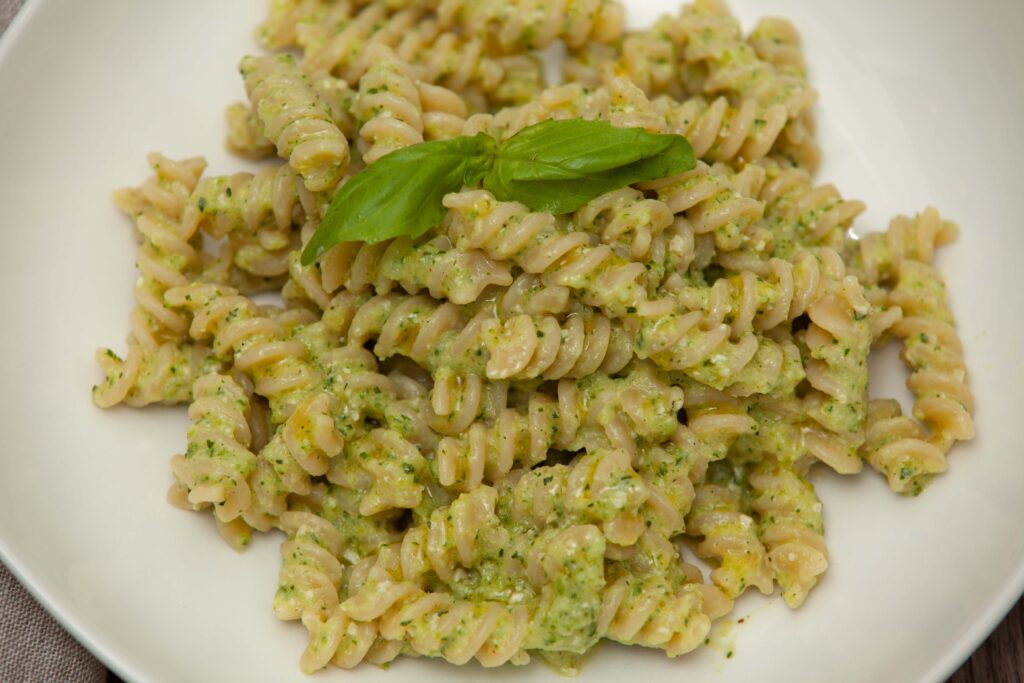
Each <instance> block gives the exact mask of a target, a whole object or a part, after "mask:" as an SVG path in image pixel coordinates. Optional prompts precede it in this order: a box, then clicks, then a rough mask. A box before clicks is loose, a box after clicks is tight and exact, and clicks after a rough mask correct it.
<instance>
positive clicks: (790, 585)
mask: <svg viewBox="0 0 1024 683" xmlns="http://www.w3.org/2000/svg"><path fill="white" fill-rule="evenodd" d="M749 482H750V488H751V491H752V493H753V497H754V498H753V502H752V505H753V507H754V511H755V512H756V513H757V515H758V521H759V526H760V536H761V542H762V543H763V544H764V547H765V549H766V550H767V551H768V564H769V565H770V566H771V569H772V574H774V576H775V580H776V582H778V584H779V586H780V587H781V588H782V597H783V599H784V600H785V601H786V604H787V605H789V606H790V607H793V608H796V607H799V606H800V605H801V604H802V603H803V601H804V599H806V597H807V594H808V593H809V592H810V590H811V588H813V587H814V585H815V584H816V583H817V581H818V577H819V576H821V575H822V574H823V573H824V572H825V570H826V569H827V568H828V550H827V549H826V548H825V538H824V536H823V533H824V524H823V522H822V519H821V502H820V501H819V500H818V497H817V495H815V493H814V487H813V486H812V485H811V483H810V482H809V481H807V480H806V479H805V478H804V477H801V476H800V475H799V474H797V473H796V472H794V471H793V470H792V469H791V468H787V467H784V466H782V465H780V464H779V463H777V462H773V461H771V460H765V461H763V462H762V463H760V464H759V465H757V466H756V467H754V469H753V470H752V471H751V472H750V477H749Z"/></svg>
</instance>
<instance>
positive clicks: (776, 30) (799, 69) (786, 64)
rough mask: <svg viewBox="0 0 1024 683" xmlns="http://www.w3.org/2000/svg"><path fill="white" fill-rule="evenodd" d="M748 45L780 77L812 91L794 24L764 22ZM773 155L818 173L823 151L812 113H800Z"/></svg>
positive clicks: (775, 148)
mask: <svg viewBox="0 0 1024 683" xmlns="http://www.w3.org/2000/svg"><path fill="white" fill-rule="evenodd" d="M747 42H748V43H749V44H750V46H751V47H752V48H753V49H754V52H755V53H756V54H757V56H758V57H759V58H760V59H762V60H764V61H765V62H766V63H768V64H771V65H772V66H774V67H775V69H776V70H777V72H778V73H780V74H783V75H784V76H785V77H786V78H788V79H791V80H794V81H797V82H799V83H801V84H803V86H804V87H810V86H809V85H808V84H807V64H806V62H805V60H804V55H803V48H802V46H801V44H800V34H799V32H798V31H797V30H796V27H795V26H793V24H792V23H791V22H789V21H788V20H786V19H780V18H778V17H766V18H764V19H761V20H760V21H759V22H757V25H756V26H755V27H754V30H753V31H752V32H751V33H750V35H749V36H748V37H747ZM772 155H773V156H776V157H780V158H783V159H785V160H787V161H788V162H789V163H791V164H792V165H794V166H796V167H797V168H802V169H805V170H807V171H808V172H811V173H813V172H814V171H815V170H816V169H817V166H818V162H819V160H820V157H821V150H820V148H819V147H818V144H817V142H816V141H815V139H814V117H813V114H812V111H811V110H810V109H805V110H804V111H802V112H800V114H799V115H797V116H796V117H795V118H794V119H793V120H792V121H790V122H789V123H787V124H786V127H785V128H784V129H783V130H782V133H781V135H779V139H778V141H777V143H776V145H775V147H774V149H773V150H772Z"/></svg>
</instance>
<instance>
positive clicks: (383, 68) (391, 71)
mask: <svg viewBox="0 0 1024 683" xmlns="http://www.w3.org/2000/svg"><path fill="white" fill-rule="evenodd" d="M367 57H368V59H369V60H370V62H371V66H370V68H369V69H368V70H367V71H366V73H365V74H363V77H362V78H360V79H359V94H358V95H357V96H356V101H355V106H354V111H355V114H356V118H357V119H358V120H359V121H360V122H361V125H360V127H359V137H360V151H361V152H362V157H363V161H364V162H365V163H366V164H372V163H373V162H374V161H376V160H377V159H379V158H381V157H382V156H384V155H386V154H388V153H389V152H393V151H395V150H396V149H401V148H402V147H408V146H410V145H415V144H416V143H419V142H423V105H422V104H420V93H419V89H418V88H417V87H416V77H415V75H414V74H413V73H412V70H411V69H410V67H409V65H408V64H406V63H405V62H404V61H402V60H401V59H399V58H398V57H397V56H396V55H395V53H394V52H393V51H392V50H390V49H389V48H387V47H385V46H383V45H374V46H373V47H371V48H370V50H369V54H368V56H367Z"/></svg>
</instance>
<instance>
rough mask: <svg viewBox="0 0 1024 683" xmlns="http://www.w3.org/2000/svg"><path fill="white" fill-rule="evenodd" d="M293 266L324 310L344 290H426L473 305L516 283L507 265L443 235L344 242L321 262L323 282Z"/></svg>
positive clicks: (384, 292)
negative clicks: (494, 290)
mask: <svg viewBox="0 0 1024 683" xmlns="http://www.w3.org/2000/svg"><path fill="white" fill-rule="evenodd" d="M292 262H293V278H294V279H295V280H296V281H297V282H298V283H299V285H300V286H301V287H302V288H303V289H304V290H305V291H306V293H307V295H309V296H310V298H311V299H313V300H314V301H316V302H317V303H318V304H319V305H321V307H324V305H325V304H326V303H327V302H329V300H330V296H329V295H330V293H332V292H334V291H337V290H338V289H340V288H344V289H346V290H348V291H350V292H355V293H362V292H368V291H371V289H372V290H373V291H375V292H377V293H378V294H386V293H388V292H390V291H392V290H394V289H395V288H396V285H397V286H400V287H401V288H402V289H404V290H405V291H406V292H409V293H411V294H415V293H417V292H420V291H424V290H426V291H427V292H429V293H430V294H431V296H433V297H434V298H438V299H448V300H450V301H452V302H453V303H457V304H469V303H473V302H474V301H476V300H477V299H479V298H480V296H481V295H482V294H483V292H484V290H485V289H487V288H488V287H490V286H492V285H497V286H508V285H511V284H512V282H513V278H512V273H511V268H510V266H509V265H508V264H505V263H501V262H500V261H497V260H495V259H492V258H490V257H488V256H487V255H486V254H484V253H482V252H480V251H478V250H474V249H464V248H461V247H458V246H453V245H452V244H451V242H450V241H449V240H448V239H446V238H444V237H442V236H438V237H433V238H429V239H419V240H411V239H409V238H407V237H399V238H396V239H393V240H387V241H385V242H379V243H377V244H365V243H359V242H343V243H341V244H339V245H337V246H335V247H333V248H331V249H330V250H329V251H327V252H326V253H325V254H324V256H323V257H322V259H321V263H320V268H319V271H320V278H319V279H320V282H317V277H316V275H315V274H312V271H310V270H309V269H306V270H305V272H307V273H311V274H310V276H309V277H306V278H303V276H302V275H301V274H299V273H301V272H302V266H301V265H300V264H299V263H298V259H297V258H294V257H293V259H292ZM318 290H319V291H318Z"/></svg>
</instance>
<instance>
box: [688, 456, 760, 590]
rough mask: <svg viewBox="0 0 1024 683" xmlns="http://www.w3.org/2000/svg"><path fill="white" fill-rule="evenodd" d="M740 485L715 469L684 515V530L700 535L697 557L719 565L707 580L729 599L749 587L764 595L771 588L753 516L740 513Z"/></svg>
mask: <svg viewBox="0 0 1024 683" xmlns="http://www.w3.org/2000/svg"><path fill="white" fill-rule="evenodd" d="M742 486H743V485H741V484H738V483H736V482H734V481H732V479H731V476H730V475H728V474H726V473H725V470H724V468H719V469H718V470H716V472H715V473H714V474H713V473H711V472H709V474H708V480H707V481H705V482H704V483H702V484H701V485H700V486H698V487H697V496H696V498H695V499H694V501H693V507H692V508H691V509H690V514H689V515H688V516H687V518H686V528H687V533H689V534H691V535H694V536H700V537H703V540H702V541H701V542H700V543H699V544H698V545H697V553H698V554H699V555H700V556H701V557H705V558H709V559H715V560H717V561H718V562H719V566H718V567H717V568H716V569H715V570H714V571H712V572H711V580H712V581H713V582H714V583H715V585H716V586H718V587H719V588H720V589H722V591H723V592H724V593H725V594H726V595H727V596H729V597H730V598H735V597H736V596H738V595H740V594H741V593H743V591H745V590H746V589H747V588H749V587H750V586H754V587H756V588H757V589H758V590H760V591H761V592H762V593H764V594H766V595H767V594H769V593H771V592H772V590H773V588H774V584H773V582H772V571H771V568H770V565H769V560H768V552H767V551H766V550H765V547H764V545H762V543H761V540H760V539H759V538H758V534H757V526H756V524H755V523H754V519H753V518H752V517H751V516H750V514H748V513H747V512H744V510H743V506H742V501H741V489H742Z"/></svg>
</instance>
